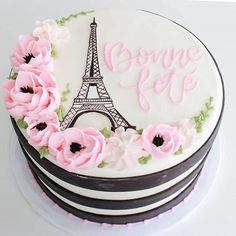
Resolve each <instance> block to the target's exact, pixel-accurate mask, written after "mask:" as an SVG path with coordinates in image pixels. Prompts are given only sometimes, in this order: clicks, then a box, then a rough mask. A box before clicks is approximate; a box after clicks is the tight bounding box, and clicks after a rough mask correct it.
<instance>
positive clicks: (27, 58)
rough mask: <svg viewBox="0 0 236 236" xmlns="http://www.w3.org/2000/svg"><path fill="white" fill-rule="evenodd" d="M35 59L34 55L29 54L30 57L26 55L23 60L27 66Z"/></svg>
mask: <svg viewBox="0 0 236 236" xmlns="http://www.w3.org/2000/svg"><path fill="white" fill-rule="evenodd" d="M32 58H34V55H33V54H32V53H28V55H25V56H24V57H23V59H24V60H25V63H26V64H29V62H30V60H31V59H32Z"/></svg>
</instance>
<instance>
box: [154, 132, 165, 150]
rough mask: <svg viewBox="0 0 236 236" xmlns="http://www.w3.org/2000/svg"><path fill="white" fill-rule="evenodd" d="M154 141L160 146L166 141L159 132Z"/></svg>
mask: <svg viewBox="0 0 236 236" xmlns="http://www.w3.org/2000/svg"><path fill="white" fill-rule="evenodd" d="M152 143H153V144H154V145H155V146H157V147H160V146H161V145H162V144H163V143H164V139H163V138H162V136H160V135H159V134H158V136H155V137H154V139H153V140H152Z"/></svg>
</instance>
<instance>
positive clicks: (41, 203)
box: [9, 134, 221, 236]
mask: <svg viewBox="0 0 236 236" xmlns="http://www.w3.org/2000/svg"><path fill="white" fill-rule="evenodd" d="M9 149H10V152H9V153H10V163H11V166H12V170H13V174H14V176H15V179H16V182H17V184H18V186H19V189H20V191H21V192H22V194H23V196H24V198H25V199H26V201H27V202H28V203H29V204H30V206H31V207H32V208H33V209H34V211H35V212H36V213H37V214H39V215H40V216H41V217H42V218H44V219H45V220H46V221H47V222H49V223H50V224H52V225H54V226H55V227H57V228H59V229H60V230H63V231H65V232H67V233H69V234H70V235H83V236H89V235H93V234H95V233H96V235H97V236H108V235H109V236H110V235H111V233H112V235H113V236H119V235H123V236H126V235H130V231H131V230H132V235H136V236H143V235H145V236H151V235H152V236H155V235H158V232H161V231H163V230H166V229H170V228H171V227H173V226H174V225H175V224H177V223H181V221H182V219H184V218H185V217H186V216H187V215H189V214H190V213H192V212H193V210H194V209H195V208H196V207H197V206H198V205H199V204H200V203H201V202H202V200H203V199H204V198H205V197H206V196H207V193H208V192H209V190H210V187H211V185H212V184H213V181H214V178H215V176H216V173H217V169H218V166H219V162H220V156H221V154H220V141H219V137H217V138H216V140H215V142H214V144H213V147H212V150H211V152H210V153H209V155H208V158H207V160H206V163H205V165H204V168H203V171H202V173H201V176H200V178H199V180H198V183H197V184H196V187H195V188H194V190H193V192H194V193H191V194H190V195H189V196H188V197H187V198H186V199H184V201H182V202H181V203H180V204H179V205H178V206H176V207H174V208H172V209H171V210H169V211H167V212H165V213H163V214H161V215H159V216H158V217H155V218H153V219H151V220H146V221H144V222H139V223H135V224H127V225H109V224H98V223H93V222H88V221H87V220H83V219H80V218H78V217H75V216H73V215H72V214H70V213H68V212H66V211H64V210H63V209H61V208H60V207H58V206H57V204H55V203H54V202H53V201H52V200H51V199H49V198H48V197H47V196H46V194H45V193H44V192H43V191H42V189H41V188H40V187H39V186H38V184H37V183H36V181H35V179H34V178H33V175H32V173H31V171H30V169H29V167H28V164H27V161H26V160H25V158H24V155H23V153H22V150H21V148H20V145H19V143H18V140H17V137H16V135H15V134H12V136H11V139H10V145H9ZM206 174H207V178H204V177H205V176H206Z"/></svg>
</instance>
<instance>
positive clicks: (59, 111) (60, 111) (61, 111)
mask: <svg viewBox="0 0 236 236" xmlns="http://www.w3.org/2000/svg"><path fill="white" fill-rule="evenodd" d="M56 113H57V116H58V119H59V121H63V119H64V107H63V106H62V105H60V107H59V108H57V109H56Z"/></svg>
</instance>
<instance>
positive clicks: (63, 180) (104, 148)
mask: <svg viewBox="0 0 236 236" xmlns="http://www.w3.org/2000/svg"><path fill="white" fill-rule="evenodd" d="M11 63H12V70H11V72H10V76H9V80H7V81H6V82H5V83H4V89H5V101H6V108H7V110H8V112H9V113H10V115H11V117H12V118H11V119H12V123H13V126H14V129H15V131H16V133H17V135H18V138H19V142H20V145H21V147H22V150H23V152H24V154H25V157H26V159H27V161H28V163H29V166H30V169H31V171H32V173H33V175H34V177H35V179H36V181H37V182H38V184H39V185H40V186H41V188H42V189H43V190H44V191H45V193H46V194H47V195H48V196H49V197H50V198H51V199H52V200H53V201H55V202H56V203H57V204H58V205H59V206H61V207H62V208H64V209H65V210H67V211H68V212H70V213H72V214H74V215H76V216H78V217H81V218H84V219H87V220H91V221H95V222H100V223H112V224H125V223H133V222H137V221H142V220H145V219H149V218H152V217H154V216H157V215H159V214H161V213H163V212H165V211H167V210H169V209H171V208H173V207H175V206H176V205H177V204H178V203H180V202H181V201H182V200H183V199H184V198H185V197H186V196H188V194H189V193H190V192H191V190H192V189H193V188H194V185H195V184H196V182H197V180H198V178H199V176H200V173H201V170H202V168H203V166H204V162H205V160H206V158H207V155H208V153H209V151H210V148H211V145H212V143H213V141H214V138H215V136H216V134H217V131H218V128H219V125H220V120H221V116H222V112H223V105H224V89H223V82H222V78H221V75H220V72H219V69H218V67H217V64H216V62H215V60H214V58H213V57H212V55H211V53H210V52H209V50H208V49H207V48H206V47H205V46H204V44H203V43H202V42H201V41H200V40H199V39H198V38H197V37H196V36H194V35H193V34H192V33H191V32H190V31H188V30H186V29H185V28H184V27H182V26H181V25H179V24H177V23H175V22H173V21H171V20H169V19H167V18H165V17H162V16H159V15H156V14H153V13H150V12H146V11H140V10H101V11H90V12H80V13H78V14H72V15H70V16H68V17H64V18H62V19H59V20H46V21H42V22H37V23H36V28H35V29H34V30H33V31H32V33H30V34H27V35H22V36H20V37H19V42H18V44H17V46H16V47H15V49H14V50H13V52H12V54H11Z"/></svg>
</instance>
